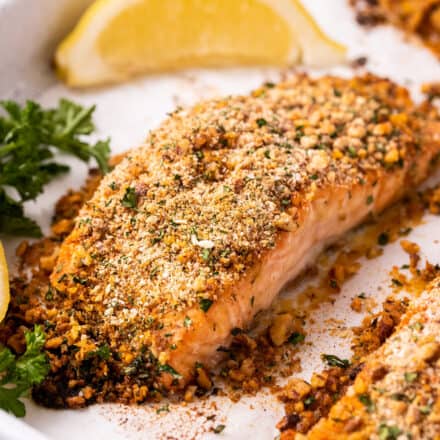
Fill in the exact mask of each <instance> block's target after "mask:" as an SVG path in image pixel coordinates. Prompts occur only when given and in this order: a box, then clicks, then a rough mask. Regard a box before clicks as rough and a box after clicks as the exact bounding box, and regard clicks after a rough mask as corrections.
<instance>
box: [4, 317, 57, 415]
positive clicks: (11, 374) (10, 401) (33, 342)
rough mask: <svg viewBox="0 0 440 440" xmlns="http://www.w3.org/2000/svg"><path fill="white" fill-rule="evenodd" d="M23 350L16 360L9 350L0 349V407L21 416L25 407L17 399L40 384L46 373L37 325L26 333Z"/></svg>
mask: <svg viewBox="0 0 440 440" xmlns="http://www.w3.org/2000/svg"><path fill="white" fill-rule="evenodd" d="M25 340H26V351H25V352H24V353H23V354H22V355H21V356H18V357H16V356H15V355H14V354H13V353H12V352H11V350H9V348H6V347H3V348H1V349H0V408H1V409H4V410H5V411H7V412H10V413H13V414H14V415H16V416H17V417H24V416H25V414H26V408H25V406H24V404H23V402H22V401H21V400H20V399H21V398H22V397H26V396H27V395H28V393H29V390H30V389H31V388H32V386H33V385H36V384H39V383H41V382H42V381H43V380H44V378H45V377H46V375H47V373H48V372H49V363H48V360H47V357H46V354H45V353H44V352H43V346H44V341H45V335H44V333H43V330H42V329H41V327H40V326H39V325H36V326H35V327H34V330H33V331H26V333H25Z"/></svg>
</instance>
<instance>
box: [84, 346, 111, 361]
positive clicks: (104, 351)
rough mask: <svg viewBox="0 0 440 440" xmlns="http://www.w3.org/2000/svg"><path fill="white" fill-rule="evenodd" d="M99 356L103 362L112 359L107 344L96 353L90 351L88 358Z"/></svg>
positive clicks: (95, 351)
mask: <svg viewBox="0 0 440 440" xmlns="http://www.w3.org/2000/svg"><path fill="white" fill-rule="evenodd" d="M92 356H98V357H100V358H101V359H102V360H104V361H106V360H108V359H109V358H110V347H109V346H108V345H107V344H104V345H101V346H100V347H98V348H97V349H96V350H94V351H89V352H88V353H87V357H88V358H89V357H92Z"/></svg>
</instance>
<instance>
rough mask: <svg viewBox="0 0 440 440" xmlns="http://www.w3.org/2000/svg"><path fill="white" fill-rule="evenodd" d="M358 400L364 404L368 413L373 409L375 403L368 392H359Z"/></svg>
mask: <svg viewBox="0 0 440 440" xmlns="http://www.w3.org/2000/svg"><path fill="white" fill-rule="evenodd" d="M358 399H359V401H360V402H361V403H362V404H363V405H364V406H365V408H366V409H367V411H368V412H369V413H371V412H373V411H374V408H375V405H374V402H373V401H372V400H371V397H370V396H369V395H368V394H360V395H359V396H358Z"/></svg>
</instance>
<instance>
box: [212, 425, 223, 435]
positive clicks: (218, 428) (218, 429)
mask: <svg viewBox="0 0 440 440" xmlns="http://www.w3.org/2000/svg"><path fill="white" fill-rule="evenodd" d="M225 428H226V425H217V426H216V427H215V428H214V429H213V430H212V432H213V433H214V434H221V433H222V432H223V430H224V429H225Z"/></svg>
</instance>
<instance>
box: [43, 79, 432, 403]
mask: <svg viewBox="0 0 440 440" xmlns="http://www.w3.org/2000/svg"><path fill="white" fill-rule="evenodd" d="M428 119H430V118H429V117H428V116H426V115H424V116H421V115H420V113H419V112H416V108H415V106H414V105H413V103H412V101H411V99H410V97H409V95H408V92H407V91H406V90H405V89H404V88H402V87H399V86H397V85H395V84H393V83H392V82H390V81H388V80H386V79H381V78H377V77H374V76H371V75H367V76H364V77H359V78H354V79H351V80H345V79H339V78H335V77H324V78H320V79H311V78H309V77H307V76H304V75H299V76H296V77H294V78H292V79H289V80H286V81H285V82H281V83H279V84H277V85H275V84H271V83H268V84H265V85H264V86H262V87H261V88H259V89H257V90H255V91H254V92H252V93H251V94H250V95H249V96H237V97H228V98H225V99H216V100H211V101H207V102H202V103H200V104H198V105H196V106H195V107H193V108H191V109H189V110H185V109H178V110H176V111H175V112H174V113H173V114H172V115H171V116H170V117H169V118H168V119H167V120H166V121H165V122H163V124H162V125H161V126H160V127H159V128H157V129H156V130H154V131H152V132H151V133H150V135H149V136H148V139H147V140H146V142H145V144H144V145H142V146H140V147H139V148H137V149H134V150H132V151H130V152H128V153H127V155H126V157H125V159H124V160H123V161H122V162H121V163H120V164H119V165H118V166H116V167H115V169H114V170H113V171H112V172H110V173H109V174H108V175H107V176H105V177H104V178H103V180H102V183H101V185H100V186H99V188H98V190H97V191H96V193H95V194H94V196H93V197H92V198H91V200H90V201H88V202H87V203H86V204H85V206H84V207H83V209H82V210H81V212H80V215H79V217H78V218H77V220H76V226H75V228H74V230H73V232H72V233H71V234H70V236H68V238H67V239H66V240H65V242H64V243H63V244H62V246H61V249H60V253H59V257H58V261H57V264H56V267H55V270H54V272H53V273H52V275H51V284H52V288H53V290H54V292H55V294H54V295H55V296H54V302H55V303H56V304H57V308H58V312H57V317H56V320H57V322H56V323H55V329H56V330H55V335H58V336H61V337H62V338H63V341H64V344H65V352H67V351H68V350H70V348H72V347H74V351H73V352H74V355H71V356H70V357H69V358H68V357H67V356H64V357H62V356H61V355H60V352H59V351H56V350H55V351H54V352H53V353H52V354H53V356H54V358H56V359H58V364H56V363H55V362H53V369H52V372H53V377H58V379H57V380H58V381H62V380H65V378H63V376H62V374H64V373H62V371H66V369H67V371H69V374H68V377H69V379H70V380H80V382H79V383H80V384H84V383H87V382H88V381H90V380H91V379H90V377H93V376H94V374H89V375H88V378H86V379H84V377H82V376H81V374H82V373H81V371H82V370H81V368H82V367H81V366H82V365H83V364H84V362H85V361H87V359H88V356H89V354H90V353H96V352H97V350H99V349H101V348H102V347H106V353H107V359H108V363H112V365H113V367H112V368H113V369H116V370H117V371H119V372H122V373H121V374H122V375H123V374H124V373H123V372H131V374H132V375H134V376H135V377H137V376H136V374H137V372H138V371H139V368H138V367H139V365H140V364H142V363H143V362H144V359H145V356H144V354H145V353H149V357H148V359H149V360H148V363H149V364H148V365H154V368H153V369H154V375H155V376H156V380H157V382H156V383H160V386H162V387H164V388H165V389H174V388H179V387H183V386H184V385H185V384H187V383H188V382H189V381H191V380H192V379H193V378H194V375H195V372H196V370H197V368H200V366H201V365H203V367H205V368H212V367H214V366H215V365H216V364H217V363H218V361H219V359H220V358H221V350H220V351H219V350H218V349H219V348H220V347H225V346H228V344H229V343H230V341H231V331H233V330H234V329H237V328H240V329H244V328H246V327H247V326H249V324H250V323H251V322H252V320H253V318H254V316H255V315H256V314H257V313H258V312H259V311H261V310H264V309H266V308H268V307H269V306H270V304H271V303H272V301H273V300H274V298H275V297H276V295H277V294H278V293H279V291H280V290H281V289H282V287H283V286H284V285H285V284H286V283H287V282H288V281H289V280H291V279H292V278H293V277H295V276H296V275H298V274H299V273H300V272H301V271H302V270H303V269H304V268H305V266H306V265H307V264H308V263H309V262H310V260H311V258H312V256H313V250H316V248H317V247H320V246H321V247H322V246H324V245H325V244H327V243H329V242H331V241H332V240H334V239H335V238H336V237H338V236H340V235H341V234H343V233H344V232H345V231H347V230H349V229H350V228H353V227H354V226H356V225H358V224H359V223H360V222H362V221H363V220H364V219H365V218H366V217H367V216H369V215H371V214H374V213H377V212H379V211H381V210H382V209H384V208H385V207H386V206H387V205H389V204H390V203H392V202H393V201H395V200H396V199H398V198H399V197H401V196H402V195H403V194H404V193H405V192H406V191H407V190H409V189H411V188H414V186H415V185H417V184H418V183H419V182H421V181H422V180H423V179H425V177H426V176H427V174H428V171H429V164H430V162H431V160H432V159H433V158H434V157H435V156H436V154H438V152H439V151H440V142H439V139H438V136H437V134H436V129H437V128H438V127H437V122H435V121H430V120H428ZM436 136H437V137H436ZM69 347H70V348H69ZM57 350H59V348H57ZM49 352H50V350H49ZM60 359H61V360H60ZM115 365H116V367H115ZM146 368H147V367H145V368H142V374H143V377H144V378H145V377H147V376H148V377H149V378H151V375H152V374H153V372H151V371H150V370H149V372H146V371H145V370H146ZM148 368H149V367H148ZM57 375H58V376H57ZM53 377H52V378H49V379H48V380H47V381H46V384H48V383H49V382H51V381H52V388H51V387H48V388H47V389H48V390H49V391H48V392H50V389H53V382H54V381H55V380H54V379H53ZM138 379H139V378H138ZM75 383H76V382H75ZM137 383H143V382H142V380H141V379H139V380H138V382H137ZM82 386H83V385H82ZM43 388H44V385H43ZM81 389H82V388H81V387H79V386H78V387H76V386H74V385H73V386H72V387H71V388H70V389H69V393H70V394H71V395H74V394H75V393H76V392H78V393H79V392H80V390H81ZM83 394H84V393H83ZM95 398H96V397H94V399H95ZM105 399H110V400H111V399H115V397H114V395H111V396H110V397H106V398H105ZM91 401H93V399H92V400H91ZM84 404H87V402H85V403H84Z"/></svg>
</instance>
